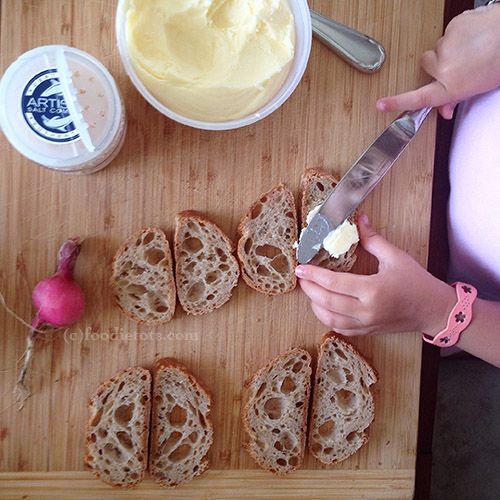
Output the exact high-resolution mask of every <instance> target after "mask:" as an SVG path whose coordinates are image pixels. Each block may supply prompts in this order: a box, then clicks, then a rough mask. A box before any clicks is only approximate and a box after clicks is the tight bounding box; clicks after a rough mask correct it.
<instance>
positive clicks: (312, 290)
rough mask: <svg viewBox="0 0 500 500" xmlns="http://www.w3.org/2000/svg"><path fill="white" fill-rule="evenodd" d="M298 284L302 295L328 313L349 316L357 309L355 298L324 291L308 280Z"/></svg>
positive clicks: (357, 304)
mask: <svg viewBox="0 0 500 500" xmlns="http://www.w3.org/2000/svg"><path fill="white" fill-rule="evenodd" d="M299 283H300V287H301V288H302V290H303V291H304V293H305V294H306V295H307V296H308V297H309V298H310V299H311V300H312V301H313V302H315V303H316V304H318V305H319V306H321V307H322V308H324V309H327V310H328V311H331V312H336V313H340V314H343V315H345V316H351V315H352V311H354V310H356V308H357V307H359V300H358V299H356V298H355V297H352V296H350V295H342V294H339V293H335V292H331V291H329V290H325V289H324V288H323V287H321V286H319V285H317V284H316V283H314V282H312V281H309V280H304V279H301V280H299Z"/></svg>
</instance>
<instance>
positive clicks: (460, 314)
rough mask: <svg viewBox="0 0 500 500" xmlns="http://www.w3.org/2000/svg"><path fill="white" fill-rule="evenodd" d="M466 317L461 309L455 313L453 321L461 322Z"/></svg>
mask: <svg viewBox="0 0 500 500" xmlns="http://www.w3.org/2000/svg"><path fill="white" fill-rule="evenodd" d="M466 318H467V316H466V315H465V314H464V313H463V312H462V311H460V312H459V313H458V314H455V321H456V322H457V323H463V322H464V321H465V319H466Z"/></svg>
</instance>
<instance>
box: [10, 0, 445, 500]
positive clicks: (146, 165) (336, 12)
mask: <svg viewBox="0 0 500 500" xmlns="http://www.w3.org/2000/svg"><path fill="white" fill-rule="evenodd" d="M443 3H444V2H443V0H441V1H438V2H436V1H431V0H425V1H422V2H393V1H389V0H381V1H377V2H372V1H369V0H359V1H352V0H339V1H336V2H331V1H328V0H314V1H312V2H311V7H313V8H314V9H315V10H317V11H319V12H321V13H323V14H325V15H329V16H331V17H333V18H334V19H336V20H338V21H340V22H343V23H345V24H347V25H350V26H352V27H354V28H356V29H358V30H360V31H362V32H365V33H367V34H369V35H371V36H373V37H374V38H376V39H377V40H379V41H380V42H381V43H382V44H383V45H384V46H385V48H386V51H387V61H386V63H385V65H384V66H383V68H382V70H381V71H380V72H379V73H377V74H374V75H367V74H362V73H359V72H357V71H356V70H354V69H353V68H351V67H350V66H348V65H346V64H345V63H344V62H343V61H341V60H340V59H339V58H337V57H336V56H335V55H334V54H333V53H332V52H330V51H329V50H328V49H327V48H326V47H324V46H323V45H320V44H319V43H318V42H316V41H313V46H312V51H311V57H310V61H309V65H308V68H307V71H306V73H305V75H304V78H303V79H302V81H301V83H300V84H299V86H298V88H297V90H296V91H295V92H294V93H293V95H292V96H291V98H290V99H289V100H288V101H287V102H286V103H285V104H284V105H283V106H282V108H280V109H279V110H278V111H276V112H275V113H273V114H272V115H271V116H269V117H268V118H266V119H265V120H263V121H262V122H260V123H257V124H254V125H252V126H248V127H246V128H243V129H240V130H233V131H226V132H210V131H201V130H196V129H192V128H188V127H185V126H182V125H179V124H177V123H175V122H173V121H171V120H169V119H167V118H166V117H164V116H163V115H161V114H160V113H158V112H157V111H156V110H154V109H153V108H152V107H151V106H150V105H149V104H148V103H147V102H146V101H145V100H144V99H143V98H142V97H141V96H140V95H139V94H138V92H137V91H136V90H135V88H134V87H133V86H132V84H131V82H130V81H129V79H128V77H127V76H126V74H125V71H124V67H123V65H122V63H121V61H120V57H119V54H118V50H117V46H116V42H115V34H114V11H115V7H116V5H115V2H113V1H110V0H106V1H97V0H87V1H85V2H83V1H71V0H38V1H36V2H32V1H18V0H5V1H3V2H2V3H1V71H2V73H3V72H4V71H5V70H6V68H7V67H8V65H9V64H10V63H11V62H12V61H13V60H15V59H16V58H17V57H18V56H19V55H20V54H22V53H23V52H25V51H27V50H29V49H31V48H33V47H36V46H39V45H46V44H55V43H57V44H67V45H71V46H75V47H78V48H80V49H83V50H85V51H87V52H89V53H91V54H92V55H94V56H95V57H97V58H98V59H99V60H100V61H102V63H104V64H105V65H106V66H107V68H108V69H109V70H110V71H111V73H112V74H113V76H114V77H115V79H116V81H117V83H118V85H119V87H120V90H121V92H122V95H123V98H124V101H125V106H126V112H127V122H128V132H127V138H126V141H125V145H124V147H123V149H122V151H121V152H120V154H119V155H118V157H117V158H116V160H115V161H114V162H113V163H112V164H111V165H110V166H109V167H107V168H106V169H105V170H103V171H101V172H98V173H96V174H93V175H90V176H68V175H63V174H60V173H57V172H53V171H50V170H47V169H44V168H42V167H39V166H37V165H35V164H34V163H32V162H30V161H28V160H27V159H25V158H24V157H22V156H21V155H20V154H19V153H17V151H15V150H14V149H13V148H12V147H11V146H10V144H9V143H8V142H7V141H6V140H5V138H4V136H3V135H2V136H1V137H0V141H1V143H0V153H1V157H2V161H1V168H0V207H1V212H0V214H1V215H0V234H1V246H0V291H1V293H2V294H3V296H4V297H5V301H6V303H7V304H8V305H9V307H11V308H12V309H13V310H15V311H16V313H17V314H18V315H19V316H20V317H22V318H24V319H25V320H26V321H30V320H31V318H32V316H33V307H32V304H31V298H30V297H31V291H32V289H33V287H34V285H35V284H36V283H37V282H38V281H39V280H41V279H43V278H45V277H47V276H49V275H50V274H52V272H53V271H54V268H55V263H56V255H57V250H58V248H59V246H60V244H61V243H62V242H63V241H64V240H65V239H66V238H68V237H72V236H76V235H82V236H85V237H86V240H85V242H84V245H83V249H82V253H81V255H80V257H79V260H78V264H77V267H76V279H77V280H78V282H79V283H80V284H81V286H82V288H83V290H84V292H85V295H86V298H87V307H86V312H85V315H84V317H83V319H82V320H81V321H80V322H79V323H78V324H76V325H74V326H72V327H71V328H69V329H68V330H66V332H62V331H61V332H59V333H57V334H54V335H52V336H51V339H49V338H47V339H46V340H44V341H42V342H39V344H38V347H37V353H36V357H35V361H34V363H33V365H32V367H33V372H32V373H33V376H32V379H31V380H32V390H33V397H32V398H31V399H30V400H29V401H28V402H27V403H26V405H25V408H24V409H23V410H22V411H20V412H19V411H17V409H16V407H13V406H11V407H9V405H10V403H11V401H12V398H11V389H12V387H13V385H14V382H15V380H16V376H17V374H16V369H15V364H16V360H17V359H18V358H19V357H20V356H21V355H22V353H23V351H24V349H25V335H26V333H27V329H26V328H25V327H24V326H23V325H22V324H21V323H19V322H18V321H17V320H16V319H14V318H13V317H12V316H10V315H8V314H7V313H6V312H5V311H4V310H3V309H0V325H1V329H0V345H1V348H0V368H1V372H0V383H1V391H2V392H1V394H2V396H3V397H2V403H1V404H2V412H1V413H0V471H2V472H1V473H0V496H2V497H3V498H11V497H12V498H13V497H19V495H28V497H29V498H30V497H31V495H34V496H35V497H36V498H68V490H69V489H71V495H72V498H86V499H89V498H100V499H103V498H125V497H135V498H138V497H141V496H144V495H145V494H146V493H147V495H148V496H151V497H153V496H162V497H172V498H202V497H203V498H263V497H269V496H270V495H272V497H273V498H287V499H290V498H343V499H345V498H360V497H361V496H366V497H367V498H383V499H388V498H411V497H412V492H413V486H414V478H415V458H416V441H417V415H418V404H419V387H420V355H421V340H420V337H419V336H418V335H417V334H411V333H407V334H400V335H380V336H376V337H370V338H355V339H353V343H354V344H355V345H356V346H357V347H358V349H359V350H360V351H361V352H362V353H363V354H364V355H365V356H366V357H367V358H368V359H370V360H371V361H372V363H373V365H374V366H375V367H376V369H377V371H378V372H379V374H380V381H379V382H378V384H376V386H375V388H374V393H375V403H376V419H375V422H374V423H373V425H372V426H371V429H370V435H371V438H370V442H369V444H368V445H367V446H365V447H364V448H363V449H362V450H361V451H360V452H359V453H357V454H356V455H355V456H353V457H351V458H350V459H349V460H346V461H345V462H342V463H340V464H338V465H335V466H330V467H327V466H324V465H322V464H320V463H319V462H318V461H317V460H315V459H314V458H313V457H311V456H310V455H309V454H307V455H306V458H305V461H304V465H303V467H302V469H301V470H300V471H297V472H295V473H293V474H291V475H290V477H288V478H275V477H273V476H272V475H271V474H269V473H267V472H265V471H261V470H259V469H258V468H256V466H255V464H254V463H253V461H252V460H251V459H250V457H249V456H248V455H247V454H246V453H245V452H244V451H243V450H242V447H241V445H242V444H243V442H244V440H245V435H244V433H243V431H242V426H241V423H240V410H241V407H242V404H243V403H244V400H245V394H244V393H242V386H243V383H244V381H245V380H246V379H247V378H248V377H249V376H251V375H252V374H253V373H254V372H255V371H256V370H257V369H258V368H259V367H260V366H262V365H263V364H265V363H266V362H267V361H268V360H269V359H271V358H273V357H274V356H276V355H277V354H279V353H281V352H282V351H284V350H286V349H287V348H289V347H291V346H303V347H305V348H307V349H309V351H310V352H311V353H313V354H315V352H316V349H317V345H318V342H319V340H320V337H321V335H322V334H323V333H324V332H325V331H326V330H327V329H326V328H325V327H324V326H323V325H322V324H321V323H320V322H319V321H318V320H317V319H316V318H315V316H314V315H313V313H312V312H311V310H310V308H309V302H308V299H307V298H306V297H305V295H304V294H303V293H302V292H301V291H300V289H296V290H294V291H293V292H292V293H289V294H287V295H285V296H278V297H271V298H269V297H265V296H263V295H261V294H259V293H257V292H255V291H253V290H252V289H250V288H249V287H247V286H246V285H245V284H244V283H243V282H242V281H240V284H239V286H238V287H237V288H236V289H235V292H234V294H233V298H232V299H231V301H230V302H229V303H228V304H226V305H224V306H223V307H222V308H221V309H220V310H218V311H216V312H214V313H212V314H210V315H207V316H203V317H190V316H187V315H186V314H185V313H184V312H183V311H182V309H181V308H180V307H178V309H177V312H176V314H175V318H174V319H173V320H172V321H171V322H170V323H167V324H166V325H164V326H162V327H157V328H149V327H146V326H140V325H137V324H135V323H133V322H131V321H129V320H127V319H126V318H125V317H124V316H123V315H122V314H121V313H120V312H119V311H118V309H117V308H116V307H115V306H114V305H113V303H112V300H111V295H110V292H109V289H108V285H107V283H108V279H109V274H110V273H109V266H108V264H109V262H110V260H111V258H112V256H113V254H114V252H115V250H116V249H117V248H118V246H119V245H120V244H121V243H122V242H123V241H124V240H125V239H126V238H127V237H128V236H129V235H130V234H131V233H132V232H134V231H136V230H138V229H140V228H142V227H145V226H159V227H161V228H163V229H164V230H165V231H166V232H167V235H168V236H169V237H171V236H172V233H173V224H174V217H175V215H176V213H177V212H179V211H181V210H185V209H196V210H199V211H201V212H203V213H205V214H206V215H208V216H209V217H210V218H212V219H213V220H214V221H215V222H216V223H218V224H219V225H220V226H221V227H222V229H223V230H224V231H226V232H227V233H228V234H229V235H230V236H232V237H233V238H234V237H235V232H236V226H237V224H238V221H239V219H240V217H241V216H242V215H243V214H244V212H245V211H246V209H247V207H248V206H249V205H250V204H251V203H252V202H253V201H254V200H255V199H256V198H257V197H258V196H259V195H260V194H261V193H263V192H264V191H267V190H268V189H270V188H271V187H273V186H275V185H277V184H278V183H279V182H284V183H285V184H286V185H287V186H288V187H290V188H291V189H292V190H293V191H294V192H295V194H296V195H297V194H298V191H297V190H298V186H299V178H300V175H301V173H302V172H303V171H304V169H305V168H308V167H315V168H318V169H324V170H326V171H329V172H335V173H337V174H338V175H342V174H344V173H345V172H346V170H347V169H348V167H349V166H350V165H351V164H352V163H353V162H354V161H355V160H356V159H357V157H358V155H359V154H360V153H361V152H362V151H363V150H364V149H365V148H366V147H367V146H368V145H369V144H370V142H371V141H372V140H373V139H375V137H376V136H377V135H378V134H379V133H380V132H381V131H382V130H383V128H384V127H385V126H386V125H387V124H388V123H389V122H390V121H391V120H392V119H394V115H384V114H379V113H377V112H376V110H375V101H376V99H377V98H378V97H381V96H383V95H388V94H393V93H396V92H400V91H403V90H406V89H412V88H415V87H417V86H418V85H421V84H423V83H425V82H426V78H427V77H426V76H425V75H424V74H423V73H422V72H421V71H420V70H419V69H418V59H419V56H420V54H421V53H422V52H423V51H424V50H427V49H429V48H431V47H432V46H433V45H434V43H435V42H436V40H437V39H438V38H439V37H440V35H441V31H442V15H443ZM434 143H435V115H434V114H432V115H431V116H430V117H429V118H428V119H427V121H426V123H425V124H424V125H423V127H422V129H421V131H420V132H419V133H418V136H417V137H416V139H415V140H414V142H413V143H412V144H411V146H410V147H409V148H408V150H407V151H406V152H405V153H404V154H403V155H402V157H401V158H400V159H399V160H398V163H397V164H396V166H395V167H394V168H393V169H392V171H391V172H390V173H389V174H388V175H387V176H386V178H384V179H383V181H382V182H381V183H380V185H379V186H378V187H377V188H376V189H375V191H374V192H373V193H372V194H371V195H370V196H369V198H368V199H367V200H366V201H365V203H364V205H363V207H362V209H363V211H364V212H366V213H367V214H368V215H369V216H370V218H371V220H372V224H373V227H374V228H375V229H376V230H377V231H379V232H380V233H381V234H382V235H383V236H384V237H386V238H388V239H389V240H390V241H391V242H393V243H394V244H396V245H398V246H400V247H401V248H402V249H404V250H405V251H407V252H409V253H410V255H412V256H413V257H414V258H415V259H416V260H417V261H418V262H420V263H421V264H422V265H424V266H425V265H426V259H427V250H428V237H429V220H430V208H431V205H430V202H431V185H432V170H433V154H434ZM376 269H377V266H376V261H375V260H374V259H373V258H372V257H370V256H369V255H368V254H367V253H365V252H364V251H360V252H359V258H358V263H357V264H356V267H355V268H354V270H353V271H354V272H357V273H372V272H376ZM113 334H114V336H113ZM166 355H168V356H175V357H177V358H178V359H179V360H181V361H182V362H183V363H184V364H185V365H187V366H188V367H189V368H190V369H191V370H192V371H193V372H194V373H195V374H197V375H198V376H199V377H200V378H201V379H202V380H203V381H204V382H205V383H206V385H207V386H208V387H209V388H210V389H211V390H212V391H213V393H214V395H215V399H216V405H215V408H214V411H213V421H214V426H215V441H214V445H213V447H212V449H211V451H210V455H209V458H210V462H211V470H210V471H209V472H207V473H206V474H204V475H203V476H201V477H200V478H197V479H196V480H194V481H193V482H192V483H191V484H188V485H185V486H183V487H181V488H179V489H177V490H175V491H162V490H159V489H157V488H156V486H155V485H154V484H153V483H152V482H151V481H150V480H146V481H145V482H144V483H143V484H142V485H141V486H140V488H139V489H138V490H137V491H136V492H134V491H127V492H122V491H115V490H113V489H111V488H109V487H107V486H105V485H103V484H101V483H100V482H99V481H98V480H96V479H94V478H93V476H92V475H91V474H90V473H88V472H84V471H83V455H84V446H83V437H84V425H85V421H86V418H87V410H86V401H87V398H88V397H89V396H90V395H91V394H92V393H93V392H94V391H95V389H96V387H97V386H98V384H99V383H100V382H101V381H103V380H106V379H108V378H109V377H111V376H113V375H114V374H115V373H117V372H118V371H120V370H122V369H124V368H127V367H129V366H131V365H141V366H144V367H146V368H151V367H152V366H153V364H154V361H155V360H156V359H157V358H159V357H161V356H166Z"/></svg>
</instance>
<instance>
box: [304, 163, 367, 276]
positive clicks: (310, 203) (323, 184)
mask: <svg viewBox="0 0 500 500" xmlns="http://www.w3.org/2000/svg"><path fill="white" fill-rule="evenodd" d="M338 182H339V181H338V179H337V178H336V177H334V176H332V175H330V174H327V173H326V172H321V171H319V170H316V169H314V168H310V169H308V170H306V171H305V172H304V173H303V174H302V177H301V188H300V192H301V196H300V221H301V229H304V228H305V227H307V215H308V214H309V212H310V211H311V210H312V209H314V208H315V207H317V206H318V205H320V204H322V203H323V202H324V201H325V200H326V198H327V196H328V195H329V194H330V193H331V192H332V190H333V188H334V187H335V186H336V185H337V184H338ZM357 214H358V210H357V209H356V211H355V212H354V213H353V214H352V215H351V216H350V217H349V219H348V220H349V222H351V223H352V224H355V225H356V227H357V228H358V231H359V226H358V223H357ZM357 247H358V244H357V243H354V244H353V245H351V248H349V250H348V251H347V252H346V253H344V254H343V255H340V256H339V257H338V258H335V257H332V256H331V255H330V254H329V253H328V252H327V251H326V250H325V249H324V248H321V249H320V250H319V252H318V253H317V254H316V256H315V257H314V258H313V259H312V260H311V262H310V264H313V265H316V266H321V267H324V268H326V269H330V270H331V271H337V272H348V271H350V270H351V269H352V267H353V266H354V263H355V262H356V253H355V252H356V249H357Z"/></svg>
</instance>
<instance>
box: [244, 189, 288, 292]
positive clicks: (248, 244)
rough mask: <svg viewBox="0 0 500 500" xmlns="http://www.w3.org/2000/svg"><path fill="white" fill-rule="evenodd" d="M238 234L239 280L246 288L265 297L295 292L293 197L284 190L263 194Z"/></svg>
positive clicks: (252, 207) (246, 217)
mask: <svg viewBox="0 0 500 500" xmlns="http://www.w3.org/2000/svg"><path fill="white" fill-rule="evenodd" d="M238 234H239V235H240V238H239V241H238V258H239V259H240V262H241V272H242V277H243V279H244V280H245V282H246V283H247V284H248V285H249V286H251V287H252V288H254V289H255V290H257V291H259V292H262V293H265V294H267V295H277V294H282V293H287V292H290V291H291V290H293V289H294V288H295V286H296V284H297V280H296V277H295V272H294V270H295V267H296V266H297V258H296V256H295V248H294V244H295V242H296V241H297V213H296V210H295V201H294V198H293V194H292V193H291V192H290V191H289V190H288V189H287V188H286V187H285V186H283V185H282V184H280V185H279V186H277V187H275V188H273V189H271V190H270V191H268V192H267V193H264V194H263V195H262V196H261V197H260V198H259V199H258V200H257V201H256V202H255V203H254V204H253V205H252V206H251V207H250V209H249V211H248V212H247V213H246V214H245V216H244V217H243V219H242V220H241V222H240V225H239V227H238Z"/></svg>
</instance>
